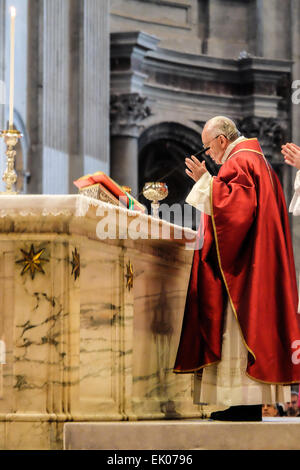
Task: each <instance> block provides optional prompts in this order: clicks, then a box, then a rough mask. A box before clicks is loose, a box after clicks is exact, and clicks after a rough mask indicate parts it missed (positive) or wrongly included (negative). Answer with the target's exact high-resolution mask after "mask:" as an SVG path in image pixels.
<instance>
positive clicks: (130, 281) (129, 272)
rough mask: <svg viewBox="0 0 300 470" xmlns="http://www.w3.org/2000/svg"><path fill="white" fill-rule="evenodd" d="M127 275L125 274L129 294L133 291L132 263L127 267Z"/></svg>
mask: <svg viewBox="0 0 300 470" xmlns="http://www.w3.org/2000/svg"><path fill="white" fill-rule="evenodd" d="M126 270H127V272H126V274H125V277H126V288H127V289H128V290H129V292H130V291H131V289H132V288H133V266H132V264H131V261H129V262H128V264H127V266H126Z"/></svg>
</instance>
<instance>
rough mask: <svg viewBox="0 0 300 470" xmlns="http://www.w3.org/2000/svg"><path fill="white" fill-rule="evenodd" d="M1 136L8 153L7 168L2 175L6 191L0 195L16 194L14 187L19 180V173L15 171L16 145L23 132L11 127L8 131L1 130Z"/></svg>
mask: <svg viewBox="0 0 300 470" xmlns="http://www.w3.org/2000/svg"><path fill="white" fill-rule="evenodd" d="M0 137H3V138H4V142H5V144H6V147H7V150H6V152H5V154H6V157H7V159H6V170H5V172H4V174H3V176H2V179H3V181H4V182H5V184H6V191H3V192H1V193H0V195H1V194H2V195H10V196H13V195H16V194H18V193H16V192H15V191H14V190H13V188H14V185H15V183H16V181H17V173H16V172H15V156H16V154H17V152H16V151H15V146H16V145H17V143H18V141H19V140H20V139H21V138H22V134H21V133H20V132H19V131H17V130H15V129H9V130H6V131H1V134H0Z"/></svg>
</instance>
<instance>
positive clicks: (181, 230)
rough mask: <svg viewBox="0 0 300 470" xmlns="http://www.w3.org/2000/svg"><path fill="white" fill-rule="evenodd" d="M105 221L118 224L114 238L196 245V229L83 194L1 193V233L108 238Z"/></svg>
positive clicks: (112, 226) (114, 225) (113, 225)
mask: <svg viewBox="0 0 300 470" xmlns="http://www.w3.org/2000/svg"><path fill="white" fill-rule="evenodd" d="M99 223H100V225H99ZM105 223H107V224H108V225H111V227H110V229H112V230H114V227H116V237H112V238H111V239H118V240H122V239H124V238H130V239H132V240H135V239H143V240H145V239H153V240H158V241H160V240H161V241H164V242H165V241H168V242H170V241H173V242H175V243H176V244H179V245H182V244H193V243H194V242H195V239H196V232H195V231H194V230H192V229H190V228H187V227H182V226H180V225H175V224H172V223H170V222H168V221H166V220H162V219H155V218H154V217H152V216H150V215H148V214H143V213H141V212H138V211H133V210H128V209H126V208H123V207H119V206H114V205H112V204H108V203H106V202H102V201H98V200H97V199H93V198H89V197H86V196H83V195H13V196H9V195H1V198H0V233H3V232H5V233H7V232H17V233H20V232H22V233H37V232H41V233H45V232H52V233H67V234H77V235H78V234H80V235H88V236H89V238H94V239H97V238H98V239H105V238H102V235H101V234H102V233H103V230H104V229H105V228H107V225H106V226H105ZM101 224H102V225H101ZM134 231H136V232H137V236H136V238H135V234H134ZM125 233H126V236H125V235H124V234H125ZM128 234H130V236H128ZM108 238H109V237H108Z"/></svg>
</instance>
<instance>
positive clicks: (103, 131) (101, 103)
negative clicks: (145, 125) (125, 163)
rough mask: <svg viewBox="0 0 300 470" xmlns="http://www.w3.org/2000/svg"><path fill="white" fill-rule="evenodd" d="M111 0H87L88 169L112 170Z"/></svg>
mask: <svg viewBox="0 0 300 470" xmlns="http://www.w3.org/2000/svg"><path fill="white" fill-rule="evenodd" d="M108 18H109V1H107V0H105V1H101V2H99V0H86V1H85V2H84V25H83V28H84V44H83V64H84V67H83V96H84V110H83V142H84V148H83V158H84V172H85V173H92V172H94V171H104V172H105V173H108V172H109V75H110V74H109V43H110V36H109V21H108Z"/></svg>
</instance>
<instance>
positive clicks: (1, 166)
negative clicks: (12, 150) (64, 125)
mask: <svg viewBox="0 0 300 470" xmlns="http://www.w3.org/2000/svg"><path fill="white" fill-rule="evenodd" d="M5 10H6V0H0V129H4V128H5V95H6V93H5ZM4 152H5V145H4V142H3V139H0V174H1V175H2V173H3V171H4V170H5V158H4ZM2 186H4V185H2ZM0 187H1V183H0Z"/></svg>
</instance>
